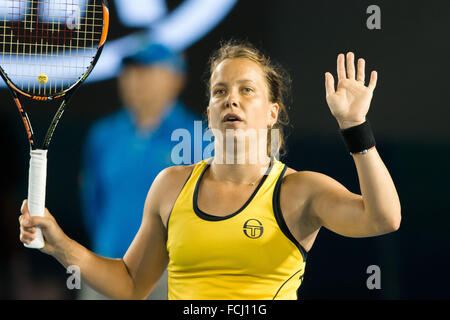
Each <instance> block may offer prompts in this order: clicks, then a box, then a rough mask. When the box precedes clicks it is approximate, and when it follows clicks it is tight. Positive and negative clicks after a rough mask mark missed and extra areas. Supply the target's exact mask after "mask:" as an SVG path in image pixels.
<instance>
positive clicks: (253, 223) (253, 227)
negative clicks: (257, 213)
mask: <svg viewBox="0 0 450 320" xmlns="http://www.w3.org/2000/svg"><path fill="white" fill-rule="evenodd" d="M263 231H264V228H263V225H262V223H261V222H259V221H258V220H256V219H249V220H247V221H245V223H244V234H245V235H246V236H247V237H249V238H251V239H257V238H259V237H261V236H262V234H263Z"/></svg>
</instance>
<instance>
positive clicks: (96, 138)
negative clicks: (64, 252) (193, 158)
mask: <svg viewBox="0 0 450 320" xmlns="http://www.w3.org/2000/svg"><path fill="white" fill-rule="evenodd" d="M195 120H201V119H200V117H198V116H196V115H195V114H194V113H191V112H190V111H188V110H187V109H186V108H185V107H184V106H183V105H182V104H181V103H179V102H177V103H175V104H174V105H173V106H172V107H169V108H168V109H167V110H166V112H165V114H164V115H163V117H162V120H161V122H160V124H159V125H158V126H157V127H155V128H150V129H148V130H146V131H142V130H139V129H138V128H137V127H136V124H135V122H134V120H133V117H132V114H131V113H130V112H129V111H128V110H127V109H126V108H123V109H121V110H119V111H118V112H115V113H114V114H112V115H109V116H107V117H105V118H103V119H101V120H99V121H98V122H97V123H95V124H94V125H93V127H92V128H91V130H90V132H89V134H88V137H87V142H86V145H85V150H84V164H83V182H82V190H81V196H82V207H83V215H84V220H85V225H86V228H87V231H88V232H89V234H90V237H91V241H92V249H93V250H94V251H95V252H96V253H97V254H100V255H102V256H107V257H111V258H121V257H123V255H124V254H125V253H126V251H127V249H128V247H129V246H130V244H131V242H132V241H133V239H134V237H135V235H136V233H137V231H138V230H139V226H140V224H141V220H142V213H143V209H144V203H145V199H146V196H147V193H148V190H149V188H150V186H151V184H152V182H153V180H154V179H155V177H156V176H157V174H158V173H159V172H160V171H161V170H163V169H164V168H167V167H169V166H171V165H174V163H173V162H172V161H171V152H172V148H173V147H174V146H175V145H176V144H178V143H179V141H171V134H172V132H173V131H174V130H176V129H179V128H185V129H187V130H188V131H189V132H190V134H191V136H192V137H193V133H194V121H195ZM192 140H193V139H192ZM192 144H193V142H192ZM192 149H193V148H192Z"/></svg>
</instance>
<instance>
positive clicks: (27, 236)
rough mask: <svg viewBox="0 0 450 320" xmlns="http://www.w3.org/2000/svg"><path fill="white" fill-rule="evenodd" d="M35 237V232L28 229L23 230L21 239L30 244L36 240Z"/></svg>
mask: <svg viewBox="0 0 450 320" xmlns="http://www.w3.org/2000/svg"><path fill="white" fill-rule="evenodd" d="M34 237H35V235H34V233H31V232H27V231H21V232H20V236H19V240H20V241H21V242H23V243H26V244H29V243H30V242H31V241H33V240H34Z"/></svg>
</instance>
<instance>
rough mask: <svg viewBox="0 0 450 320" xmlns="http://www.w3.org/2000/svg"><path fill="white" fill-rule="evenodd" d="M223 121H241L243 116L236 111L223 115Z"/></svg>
mask: <svg viewBox="0 0 450 320" xmlns="http://www.w3.org/2000/svg"><path fill="white" fill-rule="evenodd" d="M222 122H225V123H239V122H242V118H241V117H239V116H238V115H237V114H236V113H228V114H226V115H225V117H223V119H222Z"/></svg>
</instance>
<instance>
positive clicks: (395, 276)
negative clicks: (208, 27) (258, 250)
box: [0, 0, 450, 299]
mask: <svg viewBox="0 0 450 320" xmlns="http://www.w3.org/2000/svg"><path fill="white" fill-rule="evenodd" d="M110 2H111V12H112V13H113V16H112V20H111V21H112V28H111V34H110V38H111V39H114V38H117V37H119V36H122V35H124V34H126V33H127V32H130V31H133V30H129V29H126V28H124V27H122V26H120V24H119V23H116V22H117V21H118V20H117V19H115V16H114V15H115V14H114V3H113V1H110ZM180 3H181V1H168V5H169V7H170V8H171V9H174V8H176V7H177V6H178V5H179V4H180ZM372 4H376V5H378V6H379V7H380V8H381V30H368V29H367V27H366V19H367V18H368V16H369V15H368V14H366V9H367V7H368V6H369V5H372ZM449 12H450V2H446V1H426V2H425V1H412V0H408V1H406V0H396V1H363V0H346V1H334V0H317V1H314V2H313V1H288V0H279V1H271V0H266V1H261V0H259V1H252V0H241V1H239V2H238V3H237V5H236V6H235V7H234V9H233V10H232V11H231V13H230V14H229V15H228V16H227V17H226V18H225V19H224V20H223V21H222V22H221V23H220V24H219V25H218V26H217V28H215V29H214V30H213V31H211V32H210V33H209V34H207V35H206V36H205V37H204V38H203V39H201V40H199V41H198V42H197V43H195V44H193V45H192V46H191V47H189V48H188V49H187V50H186V51H185V53H186V56H187V58H188V62H189V70H188V75H189V81H188V85H187V87H186V88H185V90H184V92H183V95H182V98H183V101H184V102H185V103H186V105H188V106H189V107H190V108H191V109H192V110H195V111H197V112H199V113H203V112H204V109H205V106H206V97H205V87H204V84H203V80H202V77H203V73H204V71H205V69H206V61H207V58H208V56H209V54H210V53H211V50H212V48H216V47H217V45H218V42H219V41H220V40H222V39H229V38H231V37H235V38H239V39H247V40H249V41H251V42H253V43H254V44H256V45H257V46H259V47H261V48H262V49H263V50H264V51H265V52H266V53H268V54H269V55H270V56H271V57H272V58H273V59H275V60H277V61H279V62H280V63H281V64H283V65H284V66H285V67H286V69H288V71H289V72H290V74H291V76H292V78H293V91H292V103H291V104H290V106H289V113H290V119H291V124H292V129H291V135H290V137H289V140H288V150H289V153H288V156H287V157H286V158H285V159H283V160H284V162H286V163H287V164H288V165H289V166H290V167H293V168H294V169H297V170H312V171H318V172H321V173H324V174H327V175H329V176H331V177H332V178H334V179H336V180H338V181H339V182H341V183H342V184H343V185H345V186H346V187H347V188H348V189H349V190H350V191H352V192H355V193H360V189H359V184H358V177H357V173H356V170H355V166H354V163H353V160H352V158H351V156H349V155H348V153H347V152H346V150H345V147H344V144H343V142H342V141H341V138H340V136H339V134H338V125H337V123H336V121H335V120H334V118H333V116H332V115H331V113H330V111H329V109H328V106H327V104H326V101H325V89H324V73H325V72H326V71H329V72H332V73H333V75H335V74H336V71H335V70H336V57H337V54H338V53H345V52H348V51H353V52H355V54H356V57H357V58H358V57H363V58H365V60H366V77H367V75H369V74H370V71H371V70H377V71H378V76H379V79H378V85H377V88H376V90H375V93H374V98H373V100H372V104H371V108H370V110H369V113H368V119H369V120H370V121H371V124H372V127H373V129H374V132H375V137H376V139H377V149H378V152H379V153H380V155H381V157H382V159H383V160H384V162H385V164H386V166H387V168H388V169H389V171H390V173H391V176H392V178H393V180H394V183H395V185H396V187H397V191H398V193H399V196H400V201H401V205H402V224H401V227H400V230H399V231H397V232H395V233H392V234H389V235H385V236H380V237H375V238H365V239H351V238H345V237H342V236H339V235H337V234H334V233H332V232H330V231H328V230H326V229H322V230H321V231H320V232H319V235H318V238H317V240H316V242H315V244H314V246H313V248H312V250H311V251H310V253H309V255H308V261H307V266H306V273H305V280H304V283H303V284H302V286H301V287H300V290H299V297H300V298H301V299H449V298H450V290H449V286H450V275H449V272H448V270H449V269H450V236H449V233H448V226H449V225H450V217H449V214H450V210H449V209H450V205H449V204H448V202H447V201H448V198H449V196H450V184H449V178H450V174H449V171H448V170H447V164H448V160H449V159H450V143H449V141H450V128H449V125H448V123H449V119H450V111H449V108H450V105H449V103H448V96H449V90H448V88H447V86H448V74H449V70H450V68H449V62H448V57H449V51H450V50H449V47H450V42H449V41H448V36H449V30H450V27H449V25H448V13H449ZM114 92H117V90H116V81H115V79H112V80H108V81H103V82H99V83H92V84H85V85H84V86H83V87H82V88H81V89H80V90H79V91H78V92H77V94H76V95H75V96H74V98H73V99H72V101H71V104H70V106H69V108H68V109H67V111H66V114H65V115H64V116H63V117H62V120H61V123H60V125H59V127H58V128H57V129H56V132H55V135H54V138H53V141H52V146H51V147H50V151H49V154H48V165H49V167H48V178H47V200H46V205H47V207H49V209H50V210H51V212H52V213H53V215H54V216H55V218H56V219H57V221H58V222H59V224H60V225H61V227H62V228H63V230H65V232H66V233H67V234H68V235H69V236H70V237H72V238H73V239H75V240H77V241H79V242H81V243H82V244H85V245H86V246H89V240H88V237H87V234H86V232H85V228H84V226H83V223H82V221H81V213H80V205H79V191H78V187H79V185H78V183H79V172H80V160H81V152H82V146H83V141H84V138H85V135H86V133H87V130H88V128H89V127H90V125H91V124H92V123H93V122H94V121H95V120H97V119H98V118H99V117H101V116H103V115H106V114H108V113H110V112H112V111H114V110H116V109H117V108H119V107H120V102H119V99H118V96H117V94H114ZM0 101H1V108H0V128H1V136H0V137H1V142H2V161H3V162H4V163H3V165H4V168H5V170H4V171H6V172H4V174H3V175H2V178H1V184H0V186H1V190H2V198H1V206H2V207H1V210H2V214H1V235H0V237H1V242H0V243H1V246H2V249H3V250H2V251H3V252H4V253H5V254H3V255H2V256H3V257H2V260H3V258H5V261H2V262H1V264H0V297H1V298H3V299H23V298H36V299H45V298H61V299H71V298H74V297H75V294H76V293H74V292H73V291H69V290H67V289H66V278H67V276H68V275H67V274H66V273H65V270H64V268H63V267H62V266H60V265H59V264H58V262H56V260H54V259H53V258H51V257H48V256H46V255H44V254H42V253H40V252H38V251H35V250H27V249H25V248H23V247H22V245H21V244H20V243H19V241H18V237H19V230H18V228H19V225H18V221H17V217H18V215H19V208H20V203H21V201H22V199H24V198H25V197H26V190H27V170H28V161H29V156H28V154H29V150H28V144H27V142H26V141H27V140H26V138H25V133H24V130H23V128H22V127H23V124H22V122H21V119H20V118H19V117H18V114H17V109H16V107H15V106H14V104H13V102H12V99H11V98H10V96H9V93H8V92H7V91H6V90H0ZM30 113H31V122H32V124H33V126H34V127H35V131H36V132H37V133H38V134H39V132H42V129H40V127H42V128H43V129H44V127H45V126H46V125H48V123H49V121H50V117H51V116H50V113H51V110H50V109H48V108H45V107H44V108H42V107H41V108H40V109H39V108H38V107H34V110H31V111H30ZM113 141H114V137H112V139H111V142H112V143H113ZM143 201H144V199H143ZM23 261H25V262H26V263H23ZM370 265H378V266H379V267H380V269H381V289H380V290H368V289H367V286H366V280H367V278H368V277H369V275H368V274H367V273H366V269H367V267H368V266H370ZM24 266H25V267H24Z"/></svg>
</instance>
